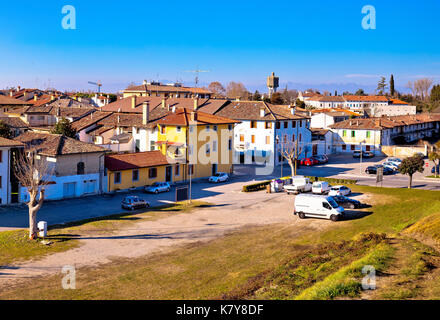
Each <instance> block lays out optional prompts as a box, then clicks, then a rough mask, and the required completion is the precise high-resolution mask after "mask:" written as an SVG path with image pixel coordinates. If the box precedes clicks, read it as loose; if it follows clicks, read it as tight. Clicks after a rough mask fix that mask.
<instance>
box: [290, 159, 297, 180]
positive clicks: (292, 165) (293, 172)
mask: <svg viewBox="0 0 440 320" xmlns="http://www.w3.org/2000/svg"><path fill="white" fill-rule="evenodd" d="M289 166H290V170H291V172H292V178H293V177H294V176H295V175H296V172H295V163H294V161H292V160H289Z"/></svg>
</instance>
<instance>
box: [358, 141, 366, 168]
mask: <svg viewBox="0 0 440 320" xmlns="http://www.w3.org/2000/svg"><path fill="white" fill-rule="evenodd" d="M362 143H365V140H364V141H361V142H360V149H361V157H360V159H361V160H360V163H359V174H360V175H361V174H362V154H363V152H362Z"/></svg>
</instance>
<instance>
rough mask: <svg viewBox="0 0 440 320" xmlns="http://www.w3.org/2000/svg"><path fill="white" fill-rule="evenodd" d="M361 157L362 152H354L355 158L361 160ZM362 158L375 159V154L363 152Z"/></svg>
mask: <svg viewBox="0 0 440 320" xmlns="http://www.w3.org/2000/svg"><path fill="white" fill-rule="evenodd" d="M360 157H361V152H360V151H359V150H356V151H354V152H353V158H355V159H359V158H360ZM362 158H365V159H371V158H374V153H373V152H370V151H362Z"/></svg>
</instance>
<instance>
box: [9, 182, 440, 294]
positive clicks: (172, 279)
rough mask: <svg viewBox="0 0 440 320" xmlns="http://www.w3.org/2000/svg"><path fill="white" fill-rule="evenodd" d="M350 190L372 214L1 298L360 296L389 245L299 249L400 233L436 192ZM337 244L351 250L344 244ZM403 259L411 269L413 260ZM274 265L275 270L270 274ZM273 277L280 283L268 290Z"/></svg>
mask: <svg viewBox="0 0 440 320" xmlns="http://www.w3.org/2000/svg"><path fill="white" fill-rule="evenodd" d="M352 189H353V190H354V191H355V192H360V193H368V194H370V195H371V200H372V201H373V203H372V204H374V206H373V208H371V209H366V211H371V212H372V214H370V215H368V216H366V217H363V218H361V219H357V220H350V221H343V222H340V223H337V224H334V225H331V228H329V229H328V230H324V231H323V232H316V231H313V232H310V231H308V230H307V229H304V230H303V231H302V232H301V234H298V232H296V231H295V232H294V231H293V230H292V229H291V228H290V227H289V226H268V227H264V228H251V229H248V230H245V231H240V232H235V233H233V234H231V235H228V236H226V237H224V238H222V239H217V240H214V241H212V242H209V243H203V244H195V245H191V246H186V247H184V248H179V249H178V250H176V251H174V252H171V253H167V254H158V255H156V256H153V257H148V258H140V259H135V260H131V261H117V262H115V263H113V264H111V265H107V266H103V267H100V268H98V269H94V270H92V269H87V270H79V271H78V272H77V274H78V277H79V278H78V281H77V284H78V289H77V290H74V291H65V290H61V288H60V279H61V275H60V276H56V277H55V276H54V277H51V278H49V279H45V281H44V282H34V283H28V284H26V285H24V286H19V287H17V288H14V289H12V290H8V291H6V292H0V298H17V297H19V298H28V299H29V298H30V299H32V298H43V299H59V298H63V299H78V298H80V299H81V298H90V299H103V298H104V299H107V298H113V299H200V298H213V297H214V298H215V297H222V296H223V297H229V298H233V297H234V294H235V295H238V297H242V296H240V294H244V297H246V298H250V299H252V298H289V299H290V298H294V297H297V296H298V295H299V297H302V298H336V297H338V296H341V295H342V296H343V295H346V294H349V295H358V294H359V290H358V289H359V284H358V283H359V267H360V266H361V265H362V264H364V263H371V264H373V265H376V267H377V268H378V269H379V270H381V269H384V268H386V267H387V265H388V264H389V262H390V258H391V257H393V256H394V255H395V250H394V249H393V248H391V247H390V245H389V244H387V243H379V244H377V245H375V244H372V245H371V247H370V246H369V247H362V249H361V250H357V251H355V252H352V253H351V254H347V255H346V256H345V259H344V255H343V254H341V255H338V254H336V253H335V254H333V255H332V256H331V257H330V260H327V261H319V259H318V260H317V261H315V264H313V263H312V265H311V266H309V268H307V265H305V264H302V265H301V264H300V265H295V261H298V260H300V259H304V253H305V252H308V250H314V249H316V248H317V247H319V246H326V245H332V244H334V243H338V242H341V241H344V240H346V241H347V243H353V241H358V240H359V239H360V238H362V237H361V236H360V235H361V234H362V233H370V232H374V233H382V232H384V233H386V234H387V235H388V237H393V236H394V237H395V236H399V233H400V232H401V231H402V230H404V229H405V228H407V227H408V226H410V225H412V224H414V223H416V222H417V221H419V220H420V219H422V218H424V217H427V216H429V215H431V214H434V213H438V212H440V200H439V197H438V192H435V191H424V190H407V189H380V188H374V187H364V186H353V187H352ZM367 249H368V250H367ZM341 250H342V251H343V252H350V251H349V250H348V247H344V248H343V249H341ZM416 251H417V250H416ZM312 252H313V251H312ZM415 254H416V253H415ZM414 259H415V260H417V258H414ZM419 260H420V259H419ZM329 261H330V262H329ZM321 262H322V263H321ZM326 262H329V263H326ZM289 263H290V265H289ZM333 263H334V265H333ZM405 265H406V267H407V268H409V269H411V268H413V267H414V266H415V265H417V263H414V262H408V263H406V264H405ZM414 268H415V267H414ZM280 270H281V271H283V272H279V271H280ZM317 271H318V272H317ZM277 272H278V274H279V275H280V277H277V276H276V274H277ZM409 273H410V272H409ZM420 275H421V274H420ZM298 276H303V278H304V279H306V280H301V281H302V282H301V281H300V280H298V281H299V282H297V283H296V282H295V277H296V278H298ZM283 278H284V279H283ZM268 279H269V280H270V281H268ZM286 279H288V280H289V281H291V280H292V279H293V281H294V282H291V283H294V284H295V283H296V284H297V285H299V286H301V285H302V287H301V290H299V292H298V290H297V291H295V290H294V288H295V285H293V286H292V285H291V286H290V287H291V288H293V289H291V290H290V291H289V290H288V289H287V291H286V288H288V286H284V287H283V286H282V285H281V286H280V283H281V284H282V283H286V282H285V281H286ZM307 279H309V280H310V279H311V281H308V280H307ZM347 279H349V280H347ZM434 280H436V279H434ZM283 281H284V282H283ZM347 281H348V282H347ZM353 281H354V282H353ZM355 282H357V284H356V283H355ZM42 283H44V285H43V284H42ZM287 283H288V282H287ZM313 283H315V285H313ZM273 284H275V285H278V288H279V289H280V290H278V291H277V290H275V291H273V290H272V291H271V289H273ZM243 288H244V289H248V292H246V290H244V291H243ZM243 292H244V293H243ZM246 294H247V295H246ZM435 294H437V293H436V292H434V293H432V295H435Z"/></svg>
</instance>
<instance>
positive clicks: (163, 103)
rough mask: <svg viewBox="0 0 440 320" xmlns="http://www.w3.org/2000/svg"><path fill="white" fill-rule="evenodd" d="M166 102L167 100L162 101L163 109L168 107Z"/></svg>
mask: <svg viewBox="0 0 440 320" xmlns="http://www.w3.org/2000/svg"><path fill="white" fill-rule="evenodd" d="M165 102H166V100H165V99H162V109H165V107H166V104H165Z"/></svg>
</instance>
